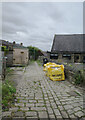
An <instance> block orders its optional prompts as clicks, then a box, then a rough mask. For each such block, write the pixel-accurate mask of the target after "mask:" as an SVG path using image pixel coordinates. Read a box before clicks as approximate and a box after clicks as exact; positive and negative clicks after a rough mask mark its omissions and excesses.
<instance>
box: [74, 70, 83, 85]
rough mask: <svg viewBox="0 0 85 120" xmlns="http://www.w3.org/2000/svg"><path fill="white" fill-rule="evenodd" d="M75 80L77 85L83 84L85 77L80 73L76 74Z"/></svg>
mask: <svg viewBox="0 0 85 120" xmlns="http://www.w3.org/2000/svg"><path fill="white" fill-rule="evenodd" d="M74 78H75V84H76V85H79V84H83V82H84V77H83V75H82V74H81V72H80V71H79V72H76V73H75V76H74Z"/></svg>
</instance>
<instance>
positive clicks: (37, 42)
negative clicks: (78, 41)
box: [2, 2, 83, 51]
mask: <svg viewBox="0 0 85 120" xmlns="http://www.w3.org/2000/svg"><path fill="white" fill-rule="evenodd" d="M2 32H3V34H2V38H3V39H5V40H8V41H11V42H12V41H16V42H18V43H20V42H23V43H24V45H25V46H29V45H32V46H36V47H39V48H40V49H42V50H45V51H46V50H50V49H51V46H52V42H53V38H54V35H55V34H66V33H69V34H72V33H83V3H82V2H81V3H80V2H76V3H75V2H73V3H67V2H64V3H63V2H60V3H59V2H56V3H53V2H51V3H49V2H47V3H44V2H42V3H38V2H35V3H33V2H32V3H31V2H27V3H26V2H23V3H3V4H2Z"/></svg>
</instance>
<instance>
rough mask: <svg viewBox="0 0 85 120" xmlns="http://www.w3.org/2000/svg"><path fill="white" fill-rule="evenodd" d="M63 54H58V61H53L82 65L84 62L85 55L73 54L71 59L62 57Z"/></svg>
mask: <svg viewBox="0 0 85 120" xmlns="http://www.w3.org/2000/svg"><path fill="white" fill-rule="evenodd" d="M62 55H63V54H58V59H52V60H54V61H56V62H57V63H65V62H66V63H74V62H76V63H82V62H83V56H85V54H71V59H68V58H65V57H62ZM76 57H79V58H78V59H76Z"/></svg>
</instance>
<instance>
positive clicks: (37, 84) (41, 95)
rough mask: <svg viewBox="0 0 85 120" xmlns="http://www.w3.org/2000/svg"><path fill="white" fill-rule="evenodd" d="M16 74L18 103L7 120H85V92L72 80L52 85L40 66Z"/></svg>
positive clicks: (6, 114)
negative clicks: (84, 100)
mask: <svg viewBox="0 0 85 120" xmlns="http://www.w3.org/2000/svg"><path fill="white" fill-rule="evenodd" d="M15 73H16V76H17V77H14V78H16V81H17V88H16V89H17V91H16V102H15V104H14V107H12V108H10V109H9V111H7V112H3V113H2V116H3V120H5V119H6V120H8V119H9V120H29V119H33V118H34V119H36V120H41V119H43V118H44V119H46V120H51V119H52V120H66V119H68V120H84V109H83V91H82V90H80V89H78V88H76V87H75V86H74V85H72V84H71V83H69V82H68V80H65V81H51V80H50V79H49V78H48V77H46V76H45V72H44V71H43V67H42V66H39V65H38V64H37V63H36V62H34V63H32V64H30V65H28V66H27V67H26V69H24V71H19V69H16V72H15ZM14 75H15V74H14ZM18 76H19V77H18Z"/></svg>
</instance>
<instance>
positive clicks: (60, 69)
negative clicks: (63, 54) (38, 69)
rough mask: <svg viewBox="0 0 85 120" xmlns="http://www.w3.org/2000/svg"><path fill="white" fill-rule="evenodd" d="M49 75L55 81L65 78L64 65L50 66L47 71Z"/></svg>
mask: <svg viewBox="0 0 85 120" xmlns="http://www.w3.org/2000/svg"><path fill="white" fill-rule="evenodd" d="M47 76H48V77H49V78H50V79H51V80H53V81H61V80H65V75H64V66H63V65H55V66H50V67H49V68H48V71H47Z"/></svg>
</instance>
